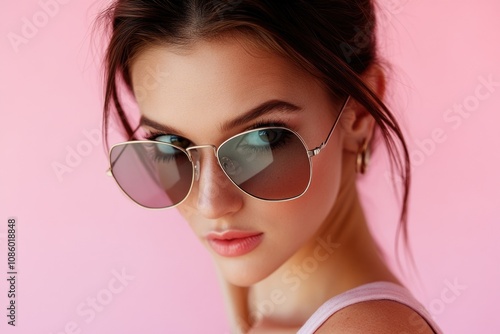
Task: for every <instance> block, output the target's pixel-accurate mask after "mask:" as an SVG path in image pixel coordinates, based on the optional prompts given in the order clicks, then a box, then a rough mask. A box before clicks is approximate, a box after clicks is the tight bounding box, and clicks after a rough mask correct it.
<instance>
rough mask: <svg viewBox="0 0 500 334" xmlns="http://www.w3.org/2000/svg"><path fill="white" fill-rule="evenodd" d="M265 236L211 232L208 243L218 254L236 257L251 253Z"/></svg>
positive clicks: (249, 233) (238, 232)
mask: <svg viewBox="0 0 500 334" xmlns="http://www.w3.org/2000/svg"><path fill="white" fill-rule="evenodd" d="M263 236H264V233H261V232H250V231H236V230H231V231H224V232H210V233H209V234H208V235H207V241H208V244H209V245H210V246H211V247H212V249H213V250H214V251H215V252H216V253H217V254H219V255H221V256H225V257H235V256H242V255H245V254H247V253H250V252H251V251H252V250H254V249H255V248H256V247H257V246H258V245H259V244H260V243H261V242H262V239H263Z"/></svg>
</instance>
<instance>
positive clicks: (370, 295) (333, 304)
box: [297, 282, 442, 334]
mask: <svg viewBox="0 0 500 334" xmlns="http://www.w3.org/2000/svg"><path fill="white" fill-rule="evenodd" d="M372 300H392V301H395V302H398V303H401V304H403V305H406V306H408V307H409V308H411V309H413V310H414V311H415V312H417V313H418V314H419V315H420V316H421V317H422V318H423V319H424V320H425V321H427V323H428V324H429V326H430V327H431V328H432V329H433V330H434V332H435V333H436V334H441V333H442V331H441V330H440V329H439V327H438V326H437V324H436V323H435V322H434V320H433V319H432V317H431V315H430V314H429V313H428V312H427V310H426V309H425V308H424V307H423V306H422V305H421V304H420V303H419V302H418V301H417V300H416V299H415V298H414V297H413V295H412V294H411V293H410V291H408V289H406V288H404V287H402V286H401V285H398V284H395V283H391V282H373V283H368V284H364V285H361V286H358V287H356V288H354V289H352V290H348V291H346V292H344V293H341V294H339V295H337V296H335V297H333V298H331V299H329V300H327V301H326V302H325V303H324V304H323V305H321V306H320V307H319V308H318V309H317V310H316V312H314V313H313V315H312V316H311V317H310V318H309V319H308V320H307V321H306V323H305V324H304V326H302V327H301V328H300V329H299V331H298V332H297V334H313V333H314V332H315V331H316V330H317V329H318V328H319V327H320V326H321V325H322V324H323V323H324V322H325V321H327V320H328V318H330V317H331V316H332V315H333V314H334V313H335V312H337V311H340V310H341V309H343V308H345V307H347V306H350V305H353V304H356V303H360V302H366V301H372Z"/></svg>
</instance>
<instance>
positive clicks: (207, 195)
mask: <svg viewBox="0 0 500 334" xmlns="http://www.w3.org/2000/svg"><path fill="white" fill-rule="evenodd" d="M191 153H192V157H193V159H194V161H195V180H197V182H195V184H194V185H193V192H192V194H193V195H194V196H196V197H195V198H194V201H195V202H194V203H195V205H196V209H197V210H198V212H199V213H201V214H202V215H203V216H204V217H206V218H208V219H218V218H221V217H224V216H227V215H231V214H234V213H236V212H238V211H239V210H240V209H241V207H242V206H243V196H245V195H244V194H243V193H242V192H241V191H240V190H239V189H238V188H237V187H236V186H235V185H234V184H233V183H232V182H231V180H229V179H228V177H227V176H226V175H225V174H224V172H223V171H222V169H221V167H220V166H219V164H218V162H217V158H216V156H215V154H213V153H215V149H213V150H204V152H203V153H204V154H201V153H200V152H199V149H198V150H196V153H195V151H191Z"/></svg>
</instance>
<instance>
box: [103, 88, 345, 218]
mask: <svg viewBox="0 0 500 334" xmlns="http://www.w3.org/2000/svg"><path fill="white" fill-rule="evenodd" d="M349 100H350V96H347V98H346V99H345V101H344V103H343V104H342V107H341V109H340V112H339V114H338V115H337V118H336V119H335V122H334V123H333V125H332V127H331V129H330V131H329V132H328V136H327V137H326V139H325V140H324V141H323V142H322V143H321V144H320V145H319V146H317V147H315V148H313V149H312V150H309V149H307V144H306V142H305V141H304V139H303V138H302V137H301V136H300V135H299V134H298V133H297V132H295V131H293V130H291V129H288V128H285V127H280V126H273V127H262V128H257V129H252V130H247V131H244V132H241V133H238V134H236V135H234V136H231V137H230V138H228V139H226V140H225V141H224V142H222V143H221V144H220V145H219V146H218V147H217V146H215V145H210V144H206V145H196V146H190V147H188V148H182V147H179V146H175V145H172V144H169V143H165V142H160V141H154V140H132V141H126V142H121V143H117V144H115V145H113V146H112V147H111V149H110V150H109V162H110V166H109V168H108V170H107V171H106V173H107V175H108V176H112V177H113V179H114V180H115V182H116V184H117V185H118V187H119V188H120V189H121V191H122V192H123V193H124V194H125V195H126V196H127V197H128V198H129V199H131V200H132V201H133V202H135V203H136V204H137V205H139V206H141V207H143V208H146V209H149V210H165V209H171V208H175V207H176V206H178V205H180V204H182V203H183V202H184V201H185V200H186V199H187V198H188V197H189V195H190V194H191V190H192V189H193V185H194V181H195V180H196V181H197V180H198V179H199V173H200V160H199V159H197V160H196V161H194V160H195V159H193V155H192V153H191V151H196V150H198V149H202V148H211V149H212V150H213V152H214V154H215V158H216V159H217V164H218V165H219V167H220V168H221V169H222V171H223V172H224V174H225V175H226V177H227V178H228V179H229V180H230V181H231V183H232V184H234V185H235V186H236V188H238V189H239V190H240V191H242V192H243V193H245V194H247V195H248V196H250V197H252V198H255V199H258V200H261V201H265V202H286V201H291V200H294V199H297V198H299V197H301V196H302V195H304V194H305V193H306V192H307V190H308V189H309V186H310V185H311V180H312V164H313V162H312V157H314V156H316V155H318V154H319V153H320V152H321V150H323V148H325V146H326V145H327V144H328V142H329V140H330V137H331V136H332V133H333V131H334V130H335V127H336V126H337V123H338V122H339V120H340V116H341V115H342V113H343V111H344V109H345V107H346V106H347V103H348V102H349ZM267 129H283V130H287V131H290V132H291V133H293V134H294V135H295V136H297V138H299V140H300V141H301V143H302V145H303V147H304V149H305V150H306V152H307V157H308V160H309V180H308V182H307V186H306V188H305V189H304V191H303V192H302V193H300V194H299V195H297V196H293V197H289V198H284V199H265V198H260V197H258V196H255V195H252V194H250V193H249V192H247V191H246V190H244V189H242V188H241V187H240V186H239V185H237V184H236V183H235V182H234V181H233V180H232V179H231V177H230V176H229V175H228V173H227V172H226V171H225V170H224V168H223V167H222V164H221V161H220V159H219V155H218V153H219V150H220V148H221V147H223V146H224V144H226V143H227V142H229V141H231V140H233V139H234V138H236V137H239V136H243V135H245V134H247V133H251V132H255V131H259V130H260V131H261V130H267ZM141 143H147V144H153V143H154V144H162V145H166V146H170V147H173V148H175V149H177V150H180V151H182V152H183V153H184V154H186V156H187V157H188V159H189V161H190V162H191V166H192V168H193V171H192V177H191V185H190V186H189V190H188V192H187V193H186V195H185V196H184V198H183V199H182V200H181V201H180V202H179V203H177V204H175V205H171V206H167V207H161V208H152V207H148V206H145V205H143V204H141V203H139V202H137V201H136V200H135V199H133V198H132V196H130V195H129V194H128V193H127V192H126V191H125V189H123V188H122V186H121V185H120V183H119V182H118V180H116V178H115V177H114V175H113V165H114V164H115V163H116V160H117V159H118V158H119V157H117V159H115V162H112V160H111V159H112V158H111V153H112V151H113V149H114V148H116V147H119V146H125V145H130V144H141Z"/></svg>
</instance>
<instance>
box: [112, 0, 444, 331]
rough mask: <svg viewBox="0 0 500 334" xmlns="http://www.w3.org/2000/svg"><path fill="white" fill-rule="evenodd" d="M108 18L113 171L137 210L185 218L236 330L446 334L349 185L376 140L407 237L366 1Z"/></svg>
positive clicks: (119, 4) (153, 7) (138, 7)
mask: <svg viewBox="0 0 500 334" xmlns="http://www.w3.org/2000/svg"><path fill="white" fill-rule="evenodd" d="M102 19H104V20H106V22H108V23H109V24H110V28H111V39H110V42H109V45H108V49H107V54H106V74H107V76H106V96H105V105H104V113H105V114H104V123H105V128H107V125H108V123H109V118H110V117H111V116H112V114H116V115H118V116H119V118H118V119H119V121H120V124H121V126H122V128H123V130H124V132H125V134H126V136H127V138H129V139H130V140H129V141H128V142H125V143H120V144H117V145H115V146H113V147H112V149H111V151H110V166H111V168H110V172H111V173H112V175H113V176H114V178H115V179H116V181H117V183H118V184H119V186H120V187H121V188H122V190H123V191H124V192H125V193H126V194H127V195H128V196H129V197H130V198H131V199H132V200H133V201H135V202H137V203H138V204H139V205H141V206H144V207H146V208H155V209H157V208H172V207H176V208H177V209H178V210H179V211H180V213H181V214H182V215H183V216H184V217H185V219H186V220H187V222H188V223H189V225H190V226H191V228H192V229H193V231H194V233H195V235H196V236H197V237H198V238H200V241H201V242H202V243H203V244H204V245H205V246H206V247H207V249H208V251H209V252H210V253H211V254H212V256H213V258H214V260H215V263H216V265H217V270H218V272H219V273H220V280H221V283H222V285H223V288H224V289H223V290H224V294H225V302H226V305H227V308H228V312H229V315H230V320H231V326H232V329H233V331H234V332H251V333H266V332H270V333H292V332H293V333H295V332H297V331H299V333H331V332H341V333H366V332H370V333H388V332H389V333H395V332H398V333H399V332H400V333H439V329H438V328H437V326H436V325H435V324H434V323H433V321H432V319H431V318H430V316H429V314H428V313H427V312H426V311H425V309H423V308H422V307H421V306H420V305H419V304H418V302H416V301H415V300H414V299H413V297H412V296H411V294H410V293H409V292H408V291H407V290H406V289H405V288H403V287H402V285H401V283H400V282H399V281H398V280H397V278H396V277H395V276H394V275H393V273H392V272H391V271H390V270H389V269H388V267H387V266H386V264H385V263H384V261H383V259H382V258H381V256H380V254H379V252H378V249H377V245H376V243H375V241H374V239H373V238H372V236H371V234H370V232H369V230H368V228H367V224H366V218H365V215H364V212H363V209H362V207H361V205H360V202H359V199H358V194H357V190H356V183H355V181H356V175H357V174H359V173H364V172H365V170H366V169H367V167H368V162H369V152H370V147H373V146H374V145H375V144H374V137H376V135H377V134H378V135H380V136H381V137H382V139H383V142H381V143H376V144H377V145H381V144H385V145H387V147H388V149H389V152H390V154H391V159H392V160H391V161H392V162H393V163H394V165H395V166H396V167H397V168H398V170H399V172H400V173H401V176H402V178H403V180H405V191H404V196H403V207H402V214H401V222H400V224H401V225H400V230H401V231H402V234H403V237H404V238H406V206H407V200H408V188H409V182H410V175H409V159H408V151H407V149H406V145H405V142H404V138H403V136H402V134H401V131H400V128H399V126H398V124H397V122H396V120H395V119H394V117H393V116H392V114H391V113H390V111H389V110H388V109H387V107H386V106H385V105H384V103H383V102H382V99H383V96H384V90H385V79H384V73H383V70H382V68H381V66H380V64H379V63H380V62H379V61H378V59H377V50H376V43H375V35H374V30H375V14H374V4H373V3H372V2H371V1H368V0H366V1H340V0H337V1H325V0H323V1H319V0H316V1H287V2H278V1H273V2H271V1H257V0H247V1H245V0H243V1H218V0H217V1H213V0H211V1H202V0H183V1H138V0H117V1H115V2H114V3H113V4H112V5H111V6H110V7H109V8H108V9H107V10H106V11H105V12H104V13H103V15H102ZM123 88H125V89H123ZM127 89H128V91H127ZM127 92H130V93H132V95H133V97H134V98H135V100H136V102H137V105H138V107H139V110H140V120H139V121H138V122H135V123H134V122H132V121H131V119H132V118H137V117H136V116H137V115H135V114H134V113H133V111H130V110H129V109H131V108H129V107H125V106H124V102H123V94H124V93H127ZM132 109H133V108H132Z"/></svg>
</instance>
